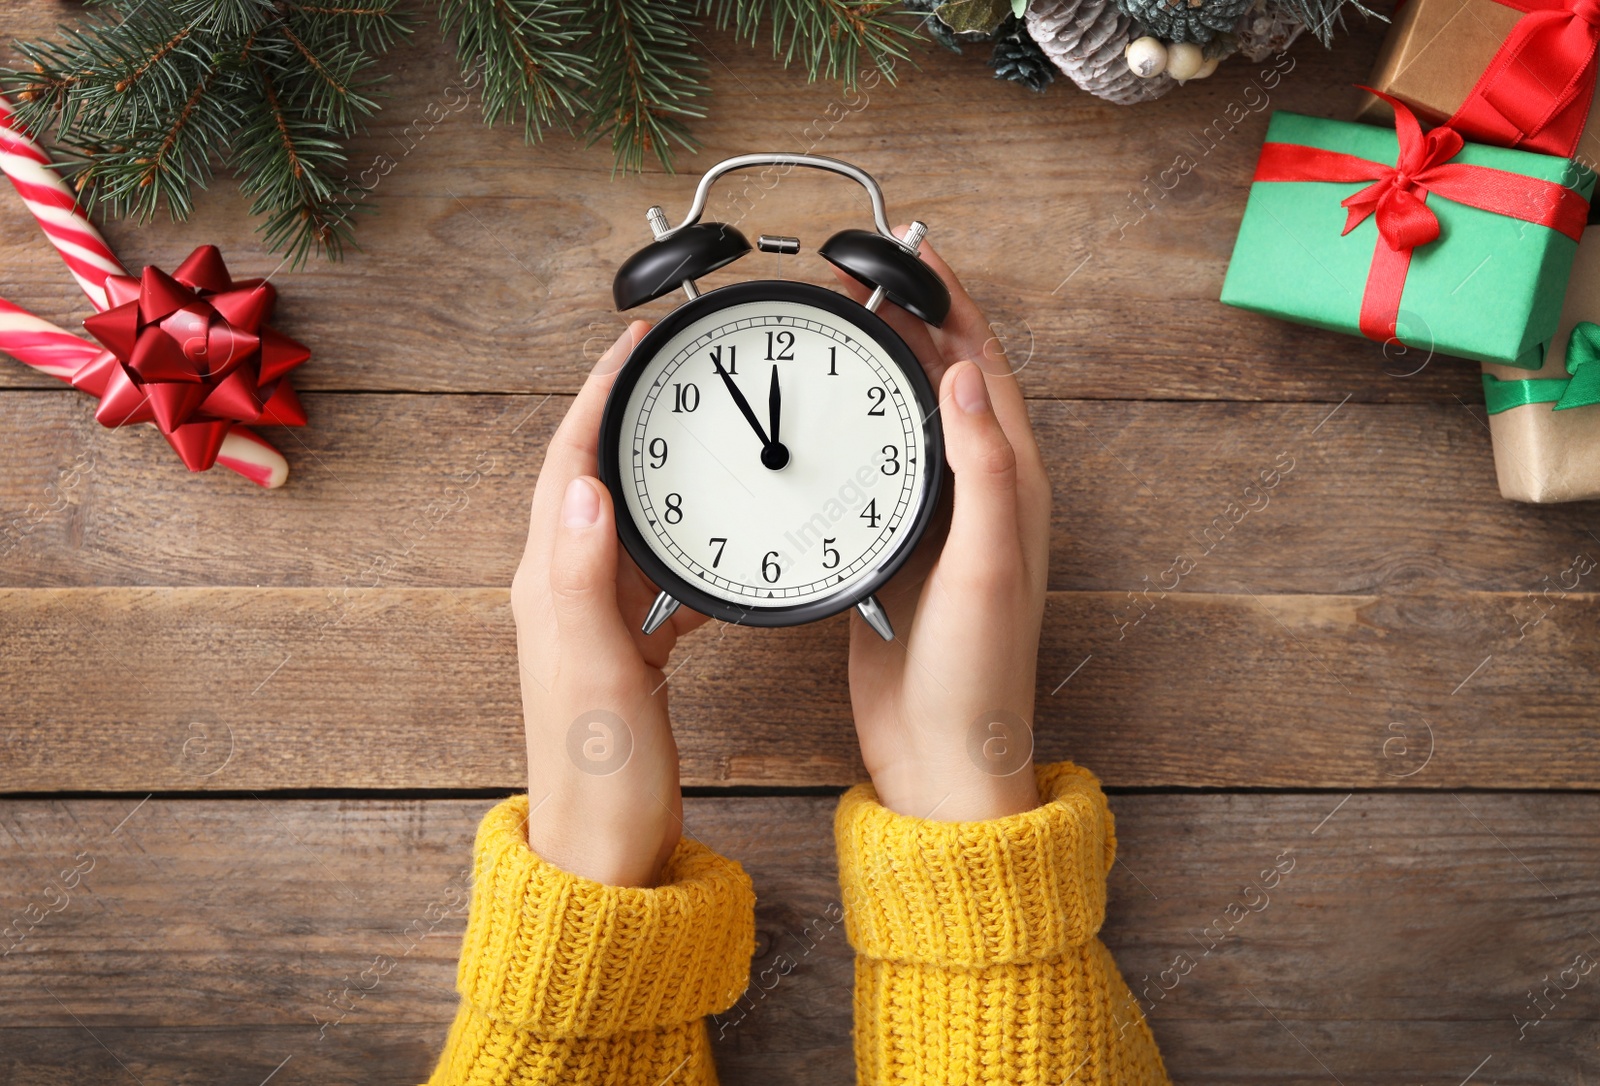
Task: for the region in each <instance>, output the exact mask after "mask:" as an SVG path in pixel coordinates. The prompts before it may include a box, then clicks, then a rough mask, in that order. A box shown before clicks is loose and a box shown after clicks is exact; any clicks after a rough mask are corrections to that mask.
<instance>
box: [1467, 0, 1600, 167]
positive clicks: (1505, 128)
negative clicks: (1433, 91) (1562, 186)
mask: <svg viewBox="0 0 1600 1086" xmlns="http://www.w3.org/2000/svg"><path fill="white" fill-rule="evenodd" d="M1498 2H1499V3H1501V4H1504V5H1505V6H1506V7H1509V8H1515V9H1516V10H1518V11H1523V12H1527V14H1526V15H1524V16H1523V17H1522V18H1521V19H1519V20H1517V25H1516V26H1515V27H1513V28H1512V30H1511V33H1510V34H1508V35H1506V40H1505V41H1504V42H1502V43H1501V45H1500V49H1499V51H1498V52H1496V53H1495V55H1494V59H1493V60H1492V61H1490V62H1489V66H1488V67H1487V68H1485V69H1484V71H1483V74H1482V75H1481V76H1479V77H1478V82H1477V84H1476V85H1475V86H1474V87H1473V88H1472V92H1471V93H1470V94H1468V95H1467V98H1466V101H1464V102H1462V103H1461V108H1460V109H1458V110H1456V114H1455V116H1454V117H1451V118H1450V120H1449V121H1448V122H1446V123H1447V124H1449V125H1450V127H1451V128H1454V129H1456V130H1457V131H1459V132H1461V133H1462V134H1463V135H1465V136H1467V137H1469V138H1470V139H1474V140H1477V141H1479V142H1481V143H1492V144H1497V145H1500V146H1505V147H1521V148H1522V149H1523V150H1527V151H1538V152H1541V153H1543V154H1547V155H1562V156H1566V155H1570V154H1572V153H1573V152H1574V151H1575V150H1577V147H1578V141H1579V139H1581V138H1582V137H1583V127H1584V124H1585V123H1586V122H1587V121H1588V119H1589V107H1590V105H1591V103H1593V101H1594V84H1595V63H1594V61H1595V53H1596V50H1597V48H1600V0H1498Z"/></svg>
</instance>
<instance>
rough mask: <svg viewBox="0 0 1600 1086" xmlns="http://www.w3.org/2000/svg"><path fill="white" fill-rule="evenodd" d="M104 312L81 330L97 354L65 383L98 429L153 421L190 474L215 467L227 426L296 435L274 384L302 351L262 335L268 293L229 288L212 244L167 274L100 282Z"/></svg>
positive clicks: (296, 408)
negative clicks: (94, 401) (92, 404)
mask: <svg viewBox="0 0 1600 1086" xmlns="http://www.w3.org/2000/svg"><path fill="white" fill-rule="evenodd" d="M106 295H107V298H108V300H109V301H110V302H111V305H112V308H110V309H107V310H106V311H105V312H103V313H96V314H95V315H94V316H92V317H90V318H89V319H87V320H86V321H84V322H83V325H84V327H85V328H87V329H88V330H89V333H90V334H91V335H93V336H94V337H95V338H96V339H98V340H99V341H100V342H101V343H102V344H104V345H105V347H106V348H107V349H106V350H105V351H103V352H102V353H101V354H100V355H99V356H98V357H96V358H95V359H93V360H92V361H90V362H87V363H85V364H84V366H83V367H82V368H81V369H79V370H78V372H77V373H75V374H73V376H72V384H73V385H74V386H75V387H77V388H80V389H82V390H83V391H85V392H88V393H90V394H91V395H94V396H98V397H100V406H99V408H98V409H97V410H96V411H95V418H96V419H97V420H98V421H99V422H100V423H101V424H102V425H104V426H110V427H117V426H122V425H124V424H126V423H134V422H154V423H155V424H156V427H157V428H158V429H159V430H160V431H161V432H162V433H163V434H164V435H166V438H167V441H168V443H170V444H171V445H172V447H173V449H175V450H176V451H177V453H178V455H179V456H180V457H182V458H183V462H184V465H185V466H187V467H188V469H189V470H190V471H205V470H207V469H208V468H210V467H211V465H212V464H213V463H215V462H216V459H217V452H218V450H220V449H221V448H222V440H223V438H225V437H226V436H227V434H228V430H229V429H230V428H232V426H233V424H234V423H236V422H243V423H262V424H266V425H276V426H304V425H305V422H306V416H305V412H304V411H303V410H302V409H301V407H300V401H299V399H298V398H297V397H296V396H295V394H294V389H293V387H291V386H290V384H289V382H288V381H286V380H284V379H283V378H284V375H285V374H286V373H288V372H289V371H290V370H292V369H294V368H295V367H296V366H298V365H300V364H301V363H302V362H304V361H305V360H306V359H308V358H310V357H311V351H310V349H309V348H307V347H305V346H303V345H301V344H300V343H297V342H295V341H294V340H292V339H290V338H289V337H288V336H285V335H282V334H280V333H278V332H275V331H273V330H272V329H271V328H268V327H267V326H266V320H267V318H268V317H269V316H270V315H271V313H272V307H273V303H274V302H275V301H276V300H277V293H276V291H274V290H273V288H272V284H270V283H268V282H266V281H265V280H262V279H245V280H240V281H238V282H235V281H234V280H233V279H232V278H231V277H230V276H229V275H228V269H227V266H226V265H225V264H224V263H223V261H222V254H221V253H220V252H218V251H217V247H216V246H215V245H202V246H200V247H199V248H198V249H196V250H195V251H194V252H193V253H190V254H189V258H188V259H187V260H185V261H184V262H183V263H182V264H181V265H179V267H178V269H177V271H175V272H173V273H172V275H170V276H169V275H167V274H166V273H165V272H163V271H161V270H160V269H159V268H156V267H154V266H149V267H146V268H145V269H144V274H143V276H142V277H141V278H139V279H132V278H128V277H126V276H120V275H116V276H110V277H108V278H107V279H106Z"/></svg>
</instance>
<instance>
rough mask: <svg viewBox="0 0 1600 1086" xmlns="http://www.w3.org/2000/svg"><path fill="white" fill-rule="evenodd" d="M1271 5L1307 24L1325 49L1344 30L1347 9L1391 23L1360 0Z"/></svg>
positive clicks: (1287, 0)
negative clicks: (1335, 35) (1336, 34)
mask: <svg viewBox="0 0 1600 1086" xmlns="http://www.w3.org/2000/svg"><path fill="white" fill-rule="evenodd" d="M1271 5H1272V6H1273V7H1276V8H1279V9H1280V10H1282V11H1284V12H1286V13H1288V14H1289V15H1290V16H1291V17H1293V18H1294V19H1296V20H1297V21H1299V22H1301V23H1303V24H1305V28H1306V29H1307V30H1309V31H1311V33H1312V35H1313V36H1314V37H1315V38H1316V39H1317V40H1318V41H1320V42H1321V43H1322V44H1323V45H1324V46H1325V47H1329V46H1332V45H1333V36H1334V34H1335V33H1337V32H1339V31H1342V30H1343V29H1344V16H1345V10H1346V9H1347V8H1348V9H1350V10H1353V11H1355V12H1357V13H1359V14H1360V15H1362V16H1363V17H1365V18H1369V19H1372V18H1376V19H1380V20H1382V21H1383V22H1388V21H1389V20H1388V19H1387V18H1386V17H1384V16H1382V15H1379V14H1378V13H1377V12H1376V11H1373V10H1372V9H1371V8H1369V7H1367V6H1366V5H1365V4H1362V3H1361V2H1360V0H1271Z"/></svg>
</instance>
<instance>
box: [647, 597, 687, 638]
mask: <svg viewBox="0 0 1600 1086" xmlns="http://www.w3.org/2000/svg"><path fill="white" fill-rule="evenodd" d="M678 606H679V604H678V601H677V600H675V599H673V598H672V597H671V596H669V595H667V594H666V593H665V592H663V593H661V595H659V596H657V597H656V602H654V603H652V604H651V605H650V613H649V614H648V615H646V616H644V625H643V626H641V627H639V628H640V630H642V631H643V632H644V633H645V634H653V633H655V632H656V631H657V630H659V629H661V624H662V623H664V622H666V621H667V619H669V618H671V617H672V613H673V612H674V611H676V610H677V609H678Z"/></svg>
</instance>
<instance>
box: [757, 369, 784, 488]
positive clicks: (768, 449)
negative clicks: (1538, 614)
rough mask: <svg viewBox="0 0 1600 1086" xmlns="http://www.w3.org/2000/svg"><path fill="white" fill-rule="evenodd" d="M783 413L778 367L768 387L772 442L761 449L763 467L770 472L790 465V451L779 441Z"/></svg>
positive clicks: (768, 411)
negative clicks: (780, 417) (780, 419)
mask: <svg viewBox="0 0 1600 1086" xmlns="http://www.w3.org/2000/svg"><path fill="white" fill-rule="evenodd" d="M782 411H783V390H782V389H781V388H779V387H778V367H777V366H773V367H772V384H770V385H768V386H767V420H768V424H769V425H770V426H771V428H772V440H771V441H769V442H767V444H766V445H765V446H764V447H763V448H762V449H761V466H762V467H764V468H766V469H767V470H769V471H781V470H782V469H783V468H784V467H786V466H787V465H788V463H789V449H788V447H787V446H786V445H784V443H783V442H781V441H779V440H778V416H779V414H781V413H782Z"/></svg>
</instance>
